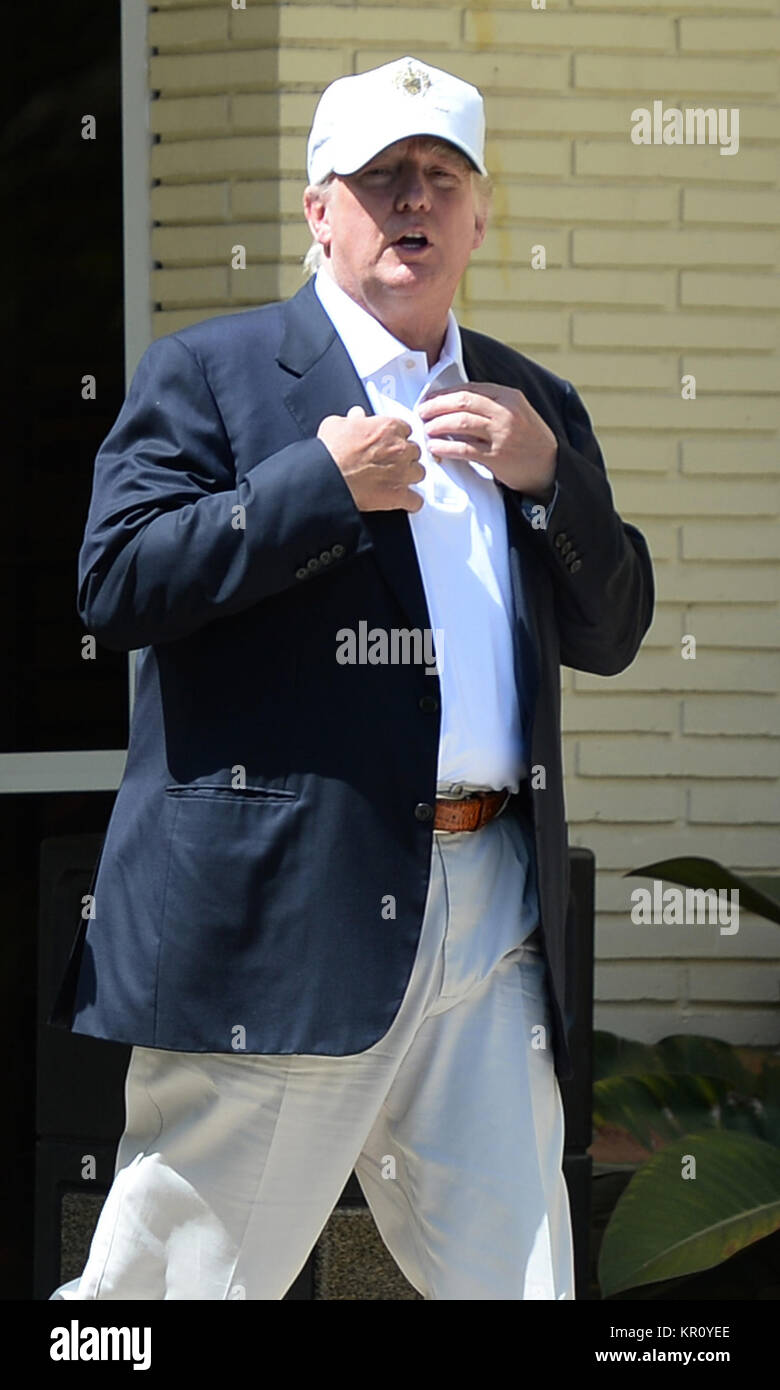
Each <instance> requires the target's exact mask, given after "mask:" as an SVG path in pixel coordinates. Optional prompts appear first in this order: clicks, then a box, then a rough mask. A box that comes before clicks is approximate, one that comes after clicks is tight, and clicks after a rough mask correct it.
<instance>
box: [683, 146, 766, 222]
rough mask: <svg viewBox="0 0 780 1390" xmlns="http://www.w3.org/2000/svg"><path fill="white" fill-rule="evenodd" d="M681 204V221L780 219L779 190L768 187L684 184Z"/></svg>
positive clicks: (760, 220)
mask: <svg viewBox="0 0 780 1390" xmlns="http://www.w3.org/2000/svg"><path fill="white" fill-rule="evenodd" d="M734 157H735V158H739V156H734ZM682 206H683V220H684V221H685V222H705V223H707V222H733V223H740V224H743V225H744V226H747V227H750V226H766V227H777V225H778V223H780V193H776V192H774V191H771V190H769V189H766V190H763V191H762V190H757V189H751V190H743V189H739V190H737V189H734V190H731V189H728V188H685V189H683V203H682Z"/></svg>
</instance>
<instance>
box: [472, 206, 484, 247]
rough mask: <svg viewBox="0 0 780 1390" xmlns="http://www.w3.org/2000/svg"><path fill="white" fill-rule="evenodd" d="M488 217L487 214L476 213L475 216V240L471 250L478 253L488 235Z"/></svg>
mask: <svg viewBox="0 0 780 1390" xmlns="http://www.w3.org/2000/svg"><path fill="white" fill-rule="evenodd" d="M487 226H488V215H487V213H486V212H476V213H475V214H474V240H473V242H472V246H471V249H472V251H476V250H477V247H479V246H481V245H482V243H483V241H484V240H485V237H486V235H487Z"/></svg>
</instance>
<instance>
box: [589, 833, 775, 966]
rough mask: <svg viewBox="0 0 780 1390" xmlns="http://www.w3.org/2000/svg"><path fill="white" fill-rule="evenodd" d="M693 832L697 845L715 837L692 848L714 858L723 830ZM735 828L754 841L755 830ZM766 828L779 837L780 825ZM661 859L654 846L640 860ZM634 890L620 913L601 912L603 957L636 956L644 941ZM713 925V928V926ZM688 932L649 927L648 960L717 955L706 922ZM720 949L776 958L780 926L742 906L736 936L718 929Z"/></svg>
mask: <svg viewBox="0 0 780 1390" xmlns="http://www.w3.org/2000/svg"><path fill="white" fill-rule="evenodd" d="M601 833H602V835H606V834H607V833H608V832H607V830H606V829H603V830H602V832H601ZM651 833H652V832H651ZM690 833H691V835H692V837H693V842H695V843H696V844H697V845H698V841H699V840H700V839H702V837H703V836H706V837H709V840H707V839H705V840H704V847H703V849H702V848H698V847H697V848H696V850H695V851H694V850H691V853H694V852H695V853H697V854H701V853H705V854H706V855H707V857H708V858H712V857H713V856H712V836H713V834H716V835H718V836H719V835H720V834H721V833H722V832H720V831H716V832H713V830H712V828H710V827H708V828H707V829H706V830H693V831H692V832H690ZM733 833H734V834H736V835H737V836H738V837H740V838H741V839H742V842H743V843H745V844H750V843H752V841H751V840H750V832H749V831H747V830H740V831H737V832H733ZM762 833H763V837H764V839H765V840H766V838H767V835H774V836H775V838H777V831H776V830H774V831H769V832H766V831H764V832H762ZM687 834H688V832H687V831H686V840H687ZM718 843H719V844H720V843H721V841H720V840H719V841H718ZM661 857H666V856H661ZM717 857H719V858H720V860H721V863H723V862H726V863H728V864H729V865H731V864H732V862H735V861H733V860H732V858H730V857H729V855H728V854H726V855H725V856H724V855H719V856H717ZM655 860H656V854H655V853H654V851H653V850H652V849H650V848H648V852H647V854H646V855H643V856H642V858H641V859H639V860H637V862H638V863H645V864H648V863H653V862H654V861H655ZM599 877H601V875H599ZM625 882H626V883H628V884H633V885H634V886H636V887H640V886H643V887H649V882H648V880H646V879H645V880H643V879H641V878H633V879H631V878H628V879H626V880H625ZM630 893H631V889H630V888H629V896H628V897H627V898H626V900H625V901H626V906H625V907H623V908H618V909H616V911H615V912H614V914H609V915H608V914H607V913H603V914H602V915H601V916H600V918H599V925H598V929H597V932H596V957H597V959H612V960H630V959H632V958H633V957H635V956H636V955H637V947H638V945H639V942H638V941H637V931H639V930H640V928H638V927H636V926H635V925H634V923H633V922H632V921H631V916H630V903H631V898H630ZM617 901H618V902H620V898H619V896H618V897H617ZM627 909H628V910H627ZM709 930H710V931H711V930H712V928H710V929H709ZM682 933H683V928H675V927H673V926H665V927H657V928H655V929H653V928H649V927H648V928H645V932H644V936H643V938H642V939H641V953H642V956H643V957H645V959H648V960H658V959H659V957H660V958H663V957H666V958H667V959H671V960H674V959H683V960H684V959H688V960H705V961H711V960H712V957H713V953H714V952H713V945H714V940H713V937H712V936H709V935H708V929H707V927H706V926H705V925H704V923H702V925H701V926H700V927H699V929H698V932H697V931H696V928H693V929H687V930H685V934H684V935H683V934H682ZM715 950H716V951H717V956H718V960H719V961H724V962H725V961H731V960H734V959H740V958H741V959H744V958H745V956H746V955H747V956H750V957H751V958H753V959H755V960H761V961H774V960H776V959H777V927H776V926H775V924H774V923H773V922H767V921H765V920H764V919H763V918H761V917H755V916H754V915H753V914H752V913H747V912H745V913H744V914H743V912H742V910H741V909H740V914H739V931H738V932H735V933H734V935H733V936H721V934H720V932H717V945H716V946H715Z"/></svg>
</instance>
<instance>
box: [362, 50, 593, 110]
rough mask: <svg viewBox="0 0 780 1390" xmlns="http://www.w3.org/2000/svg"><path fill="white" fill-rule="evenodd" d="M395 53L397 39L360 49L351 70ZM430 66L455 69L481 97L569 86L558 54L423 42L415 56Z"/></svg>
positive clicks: (566, 61) (564, 59) (386, 60)
mask: <svg viewBox="0 0 780 1390" xmlns="http://www.w3.org/2000/svg"><path fill="white" fill-rule="evenodd" d="M397 55H398V40H397V39H392V40H390V39H388V44H387V48H386V49H383V48H378V47H375V48H370V49H361V50H360V51H359V52H358V53H357V55H356V61H355V70H356V71H357V72H366V71H367V69H369V68H375V67H378V66H379V65H380V63H389V62H391V61H392V59H393V58H394V57H397ZM415 56H416V57H418V58H421V59H422V60H423V61H424V62H427V63H431V64H432V65H433V67H437V68H444V69H445V71H448V72H449V71H455V72H456V74H457V76H458V77H462V78H464V79H465V81H466V82H472V83H473V84H474V85H475V86H476V87H479V89H480V91H481V92H482V94H483V96H486V95H488V94H489V93H490V92H504V91H507V90H508V91H514V92H518V93H519V92H523V93H528V92H544V91H562V90H563V89H564V88H565V87H567V86H568V85H569V59H568V58H567V57H566V56H564V55H562V54H544V53H529V54H526V55H520V54H517V53H507V54H501V53H468V54H466V53H463V52H460V53H458V54H455V53H453V52H452V51H451V50H449V49H442V48H439V49H429V48H428V46H427V44H423V45H422V46H421V47H420V48H419V49H418V52H417V53H416V55H415Z"/></svg>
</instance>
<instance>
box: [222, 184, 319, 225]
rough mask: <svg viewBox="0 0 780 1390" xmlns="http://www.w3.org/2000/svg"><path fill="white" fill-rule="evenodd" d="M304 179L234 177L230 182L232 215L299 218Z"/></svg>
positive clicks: (301, 210) (301, 213)
mask: <svg viewBox="0 0 780 1390" xmlns="http://www.w3.org/2000/svg"><path fill="white" fill-rule="evenodd" d="M304 187H305V179H303V178H298V179H279V178H271V179H246V180H244V179H235V180H234V181H233V182H232V183H231V185H230V202H231V208H232V211H233V216H234V217H238V218H255V217H271V218H274V219H276V218H278V217H281V218H282V219H285V220H294V221H297V220H300V221H301V222H302V221H303V201H302V200H303V190H304Z"/></svg>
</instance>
